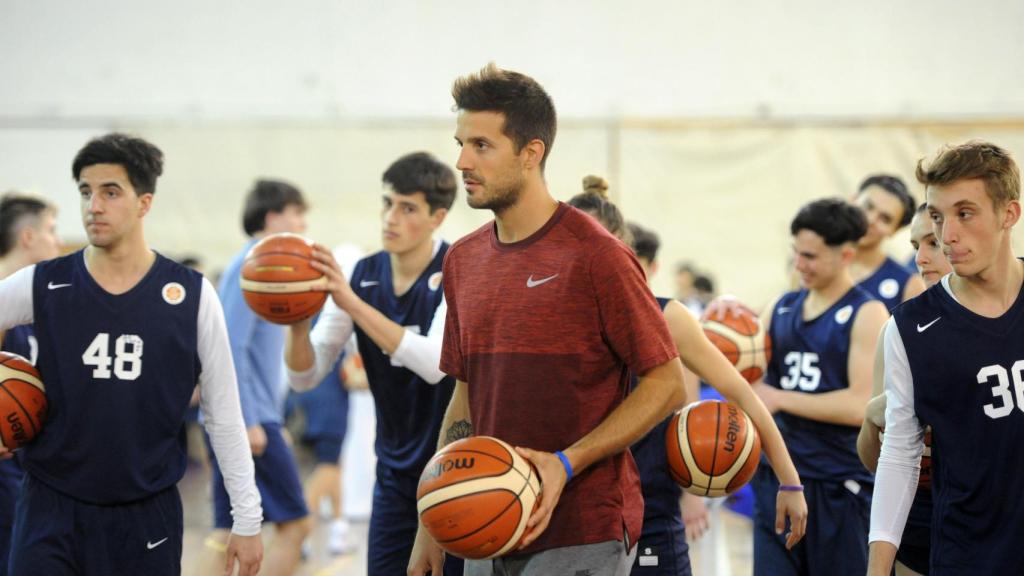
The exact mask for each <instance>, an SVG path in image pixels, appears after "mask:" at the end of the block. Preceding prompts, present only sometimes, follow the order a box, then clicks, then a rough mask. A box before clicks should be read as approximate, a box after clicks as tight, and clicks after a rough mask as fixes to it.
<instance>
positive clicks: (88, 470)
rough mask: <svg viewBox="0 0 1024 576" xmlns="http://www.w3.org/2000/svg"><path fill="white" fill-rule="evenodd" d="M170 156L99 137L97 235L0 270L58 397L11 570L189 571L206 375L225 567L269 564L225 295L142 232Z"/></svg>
mask: <svg viewBox="0 0 1024 576" xmlns="http://www.w3.org/2000/svg"><path fill="white" fill-rule="evenodd" d="M162 169H163V154H162V153H161V152H160V150H159V149H157V148H156V147H155V146H153V145H152V144H150V143H149V142H146V141H145V140H142V139H139V138H133V137H128V136H124V135H121V134H108V135H106V136H103V137H100V138H97V139H94V140H92V141H90V142H89V143H88V144H86V146H85V147H84V148H82V149H81V150H80V151H79V152H78V154H77V156H76V157H75V160H74V162H73V166H72V173H73V176H74V178H75V181H76V183H77V186H78V191H79V194H80V197H81V211H82V220H83V224H84V226H85V231H86V234H87V235H88V238H89V245H88V246H87V247H86V248H85V249H83V250H80V251H78V252H75V253H73V254H70V255H68V256H65V257H62V258H56V259H53V260H48V261H45V262H41V263H38V264H35V265H33V266H29V267H27V268H23V269H22V270H20V271H19V272H16V273H15V274H13V275H12V276H10V277H9V278H7V279H5V280H3V281H0V330H4V329H7V328H10V327H12V326H17V325H20V324H29V323H31V324H33V328H34V330H35V335H36V338H37V341H38V345H39V351H40V354H39V363H38V365H37V368H38V369H39V372H40V373H41V375H42V380H43V382H44V384H45V385H46V389H47V397H48V400H49V415H48V418H47V420H46V422H45V424H44V426H43V428H42V430H41V432H40V434H39V436H38V437H36V438H35V440H34V441H33V442H32V443H30V444H29V445H28V446H26V447H25V448H23V452H22V458H21V462H22V464H23V465H24V467H25V470H26V472H27V476H26V480H25V482H24V484H23V487H22V490H21V494H20V496H19V501H18V506H17V510H16V513H15V520H14V535H13V539H12V543H11V548H12V553H11V558H10V569H11V573H12V574H19V575H46V576H54V575H57V576H61V575H73V574H150V575H168V576H169V575H172V574H175V575H176V574H180V572H181V550H182V533H183V520H182V508H181V499H180V497H179V495H178V492H177V488H176V483H177V482H178V481H179V480H180V479H181V478H182V476H183V474H184V472H185V467H186V459H187V456H186V447H185V419H186V413H187V411H188V406H189V400H190V399H191V396H192V391H193V389H194V387H195V385H196V382H197V381H198V383H199V387H200V389H201V391H202V404H201V407H202V410H203V412H204V414H205V415H206V428H207V430H208V432H209V434H210V437H211V442H212V444H213V448H214V450H215V452H216V454H217V457H218V459H219V460H220V462H221V466H222V467H223V468H224V470H225V478H226V482H227V485H228V491H229V493H230V495H231V503H232V507H233V510H234V524H233V526H232V537H231V539H230V542H229V544H228V559H227V562H226V566H225V569H231V568H232V567H233V566H234V565H235V564H238V565H239V567H240V574H243V575H246V576H250V575H255V574H256V573H257V572H258V570H259V567H260V562H261V559H262V553H263V547H262V543H261V541H260V523H261V520H262V510H261V507H260V497H259V493H258V492H257V491H256V486H255V483H254V480H253V463H252V458H251V456H250V454H249V449H248V441H247V439H246V434H245V427H244V425H243V423H242V413H241V409H240V408H239V402H238V389H237V387H236V385H235V376H234V368H233V366H232V361H231V351H230V348H229V346H228V341H227V332H226V330H225V325H224V317H223V313H222V311H221V306H220V302H219V301H218V299H217V296H216V293H215V292H214V290H213V287H212V286H211V285H210V283H209V282H208V281H207V280H206V279H205V278H203V277H202V276H201V275H199V274H198V273H196V272H194V271H191V270H189V269H187V268H185V267H183V266H180V265H179V264H177V263H175V262H174V261H172V260H169V259H167V258H165V257H163V256H161V255H160V254H157V253H156V252H154V251H153V250H151V249H150V248H149V247H148V245H147V244H146V240H145V236H144V233H143V221H144V218H145V217H146V215H147V214H148V213H149V211H150V209H151V208H152V206H153V200H154V193H155V189H156V179H157V177H158V176H159V175H160V174H161V172H162ZM5 453H6V450H5V449H0V455H5Z"/></svg>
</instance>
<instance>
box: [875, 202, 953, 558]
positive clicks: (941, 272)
mask: <svg viewBox="0 0 1024 576" xmlns="http://www.w3.org/2000/svg"><path fill="white" fill-rule="evenodd" d="M910 243H911V244H912V245H913V247H914V261H915V264H916V266H917V269H918V270H919V271H920V273H921V278H922V279H923V280H924V283H925V285H926V286H928V287H931V286H934V285H935V284H936V283H937V282H938V281H939V280H940V279H941V278H942V277H943V276H945V275H946V274H949V273H950V272H951V271H952V270H953V268H952V267H951V266H950V265H949V261H948V260H946V257H945V255H943V254H942V247H941V246H940V245H939V241H938V239H937V238H936V237H935V232H934V229H933V227H932V221H931V218H930V217H929V216H928V205H927V204H921V205H920V206H918V208H917V213H916V214H914V219H913V220H912V221H911V222H910ZM884 342H885V339H884V338H879V339H878V345H877V347H876V349H875V370H874V379H873V386H872V394H874V397H873V398H871V402H868V406H867V409H866V411H865V415H864V425H863V426H861V429H860V435H859V436H858V437H857V452H858V453H859V454H860V459H861V462H863V463H864V466H865V467H866V468H867V469H868V470H870V471H871V472H874V471H875V469H876V468H877V467H878V453H879V450H881V447H882V441H881V439H880V438H879V433H880V432H881V430H882V428H884V427H885V394H884V391H883V386H882V381H883V366H884V363H883V353H884V346H883V344H884ZM925 450H926V451H927V450H930V445H929V444H928V443H927V441H926V448H925ZM931 513H932V491H931V485H930V484H928V485H919V486H918V490H917V494H915V495H914V504H913V506H912V507H911V509H910V515H909V516H908V517H907V527H906V529H905V530H904V533H903V540H902V542H901V543H900V549H899V552H898V553H897V554H896V576H913V575H915V574H928V558H929V556H930V552H931V525H932V522H931Z"/></svg>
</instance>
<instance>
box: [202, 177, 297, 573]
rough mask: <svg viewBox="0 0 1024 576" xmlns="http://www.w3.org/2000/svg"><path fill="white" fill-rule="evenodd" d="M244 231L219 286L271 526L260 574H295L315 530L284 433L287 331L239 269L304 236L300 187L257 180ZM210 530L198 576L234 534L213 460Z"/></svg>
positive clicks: (220, 557) (213, 567) (217, 561)
mask: <svg viewBox="0 0 1024 576" xmlns="http://www.w3.org/2000/svg"><path fill="white" fill-rule="evenodd" d="M242 228H243V230H245V234H246V235H247V236H249V241H248V242H246V244H245V246H244V247H243V248H242V249H241V250H240V251H239V252H238V253H237V254H236V255H235V257H234V258H232V260H231V262H230V263H229V264H228V266H227V268H225V269H224V273H223V274H222V275H221V281H220V286H219V287H218V288H217V292H218V294H220V297H221V301H222V302H223V304H224V320H225V321H226V322H227V327H228V340H229V341H230V342H231V356H232V358H234V360H235V377H236V379H237V381H238V397H239V400H240V401H241V403H242V418H243V419H244V420H245V427H246V432H247V434H248V436H249V446H250V448H251V450H252V456H253V462H254V464H255V466H256V486H257V488H258V489H259V491H260V499H261V501H262V502H263V518H264V520H266V521H268V522H272V523H273V524H274V537H273V539H272V540H270V542H269V543H268V544H267V547H266V557H265V559H264V562H263V568H262V573H263V574H264V575H266V576H284V575H287V574H292V573H293V572H294V571H295V569H296V567H297V566H298V564H299V562H300V560H301V556H302V542H303V541H304V540H305V539H306V537H307V536H308V535H309V532H310V530H311V529H312V525H311V522H310V519H309V514H308V510H307V509H306V500H305V497H304V496H303V495H302V481H301V480H300V479H299V469H298V464H296V462H295V455H294V454H293V453H292V449H291V446H289V444H288V442H286V441H285V437H284V434H283V433H282V430H281V429H282V427H283V421H284V418H283V414H282V410H281V407H282V406H283V404H284V399H283V394H282V390H281V383H282V382H283V381H284V374H283V372H284V371H283V369H282V367H281V353H282V351H283V350H284V338H285V328H283V327H281V326H278V325H277V324H272V323H270V322H267V321H266V320H264V319H262V318H260V317H259V316H257V315H256V313H255V312H253V311H252V308H250V307H249V305H248V304H247V303H246V301H245V297H244V296H243V294H242V288H241V285H240V282H241V271H242V265H243V264H244V263H245V257H246V255H247V254H248V253H249V251H250V250H251V249H252V247H253V246H254V245H255V244H256V243H257V242H259V241H260V240H262V239H263V238H266V237H267V236H269V235H271V234H280V233H285V232H289V233H293V234H301V233H302V232H304V231H305V230H306V201H305V199H304V198H303V196H302V192H300V191H299V189H298V188H296V187H295V186H292V185H291V184H289V183H287V182H282V181H279V180H257V181H256V183H255V184H254V185H253V187H252V189H251V190H249V193H248V194H246V197H245V206H244V208H243V210H242ZM210 468H211V470H212V477H211V483H212V485H213V499H212V505H213V528H214V529H213V532H212V533H211V534H210V535H209V536H207V538H206V539H205V540H204V541H203V551H202V553H201V554H200V558H199V563H200V566H199V573H200V574H201V575H202V576H206V575H212V574H214V573H216V571H217V570H218V569H219V568H220V567H221V566H223V565H224V551H225V550H226V544H227V541H228V537H229V534H230V532H229V531H230V529H231V523H232V520H231V502H230V499H229V498H228V492H227V491H226V490H225V488H224V475H223V474H222V472H221V469H220V467H219V466H218V465H217V462H216V460H214V461H212V462H211V466H210Z"/></svg>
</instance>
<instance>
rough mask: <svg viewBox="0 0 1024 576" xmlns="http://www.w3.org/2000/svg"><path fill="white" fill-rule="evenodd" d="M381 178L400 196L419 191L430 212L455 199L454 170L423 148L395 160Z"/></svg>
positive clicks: (449, 204) (446, 207) (446, 208)
mask: <svg viewBox="0 0 1024 576" xmlns="http://www.w3.org/2000/svg"><path fill="white" fill-rule="evenodd" d="M381 180H382V181H383V182H384V183H385V184H387V185H388V186H391V188H392V189H393V190H394V191H395V192H397V193H399V194H401V195H403V196H408V195H410V194H415V193H416V192H423V195H424V196H425V197H426V199H427V204H428V205H430V213H431V214H433V213H434V211H436V210H437V209H438V208H444V209H445V210H449V209H451V207H452V204H453V203H454V202H455V190H456V188H457V184H456V180H455V172H454V171H452V169H451V168H449V167H448V165H447V164H444V163H443V162H441V161H440V160H438V159H437V158H434V157H433V156H432V155H430V154H428V153H426V152H413V153H411V154H406V155H405V156H402V157H401V158H399V159H398V160H395V161H394V162H393V163H392V164H391V166H388V169H387V170H385V171H384V175H383V176H381Z"/></svg>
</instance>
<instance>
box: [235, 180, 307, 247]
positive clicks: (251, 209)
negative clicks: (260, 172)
mask: <svg viewBox="0 0 1024 576" xmlns="http://www.w3.org/2000/svg"><path fill="white" fill-rule="evenodd" d="M291 204H295V205H296V206H299V207H300V208H302V209H305V208H306V200H305V199H304V198H303V197H302V192H300V191H299V189H298V188H296V187H295V186H292V185H291V184H289V183H287V182H282V181H281V180H257V181H256V183H255V184H253V187H252V190H250V191H249V194H248V195H246V197H245V209H244V210H243V211H242V228H244V229H245V233H246V235H248V236H252V235H254V234H256V233H258V232H262V231H263V228H264V227H265V226H266V225H267V214H269V213H271V212H283V211H284V209H285V208H286V207H288V206H289V205H291Z"/></svg>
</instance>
